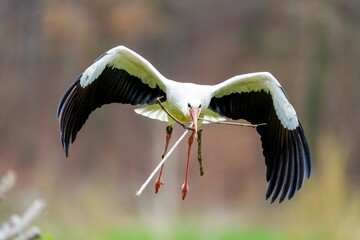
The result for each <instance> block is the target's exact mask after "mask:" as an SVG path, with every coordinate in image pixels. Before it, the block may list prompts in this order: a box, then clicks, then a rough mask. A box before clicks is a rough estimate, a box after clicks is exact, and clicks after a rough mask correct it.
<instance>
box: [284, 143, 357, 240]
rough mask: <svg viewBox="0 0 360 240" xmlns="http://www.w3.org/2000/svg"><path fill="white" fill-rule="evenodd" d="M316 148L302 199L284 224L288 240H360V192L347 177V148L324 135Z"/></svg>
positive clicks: (289, 213)
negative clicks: (311, 172)
mask: <svg viewBox="0 0 360 240" xmlns="http://www.w3.org/2000/svg"><path fill="white" fill-rule="evenodd" d="M317 150H318V153H319V154H318V157H317V158H316V159H314V170H313V176H312V178H311V179H310V182H309V183H310V184H305V188H306V190H304V191H303V192H302V194H303V196H302V200H301V202H298V201H297V199H294V202H295V203H294V204H292V205H291V207H290V208H289V211H288V212H287V219H288V221H286V222H285V223H288V224H285V226H283V227H284V229H286V230H285V231H286V232H288V233H290V234H291V235H292V236H293V237H292V238H291V239H302V240H303V239H314V240H315V239H326V240H335V239H349V240H351V239H360V228H359V226H360V194H359V190H358V189H356V188H355V187H354V185H353V186H351V184H350V182H349V178H348V177H347V176H346V172H347V171H346V160H347V158H348V152H349V151H348V150H349V149H348V147H347V146H346V145H345V144H344V143H342V142H340V141H339V140H338V138H336V137H335V136H327V137H323V138H322V142H321V144H319V149H317Z"/></svg>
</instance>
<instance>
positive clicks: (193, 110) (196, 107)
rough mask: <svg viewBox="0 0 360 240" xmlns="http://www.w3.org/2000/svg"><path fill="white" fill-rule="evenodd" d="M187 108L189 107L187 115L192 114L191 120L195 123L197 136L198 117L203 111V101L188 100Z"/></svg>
mask: <svg viewBox="0 0 360 240" xmlns="http://www.w3.org/2000/svg"><path fill="white" fill-rule="evenodd" d="M186 109H187V110H186V112H187V114H186V115H188V116H190V119H191V122H192V123H193V125H194V128H195V136H197V127H198V126H197V125H198V119H199V116H200V113H201V101H199V100H191V101H187V106H186Z"/></svg>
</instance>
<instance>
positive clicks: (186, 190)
mask: <svg viewBox="0 0 360 240" xmlns="http://www.w3.org/2000/svg"><path fill="white" fill-rule="evenodd" d="M181 189H182V191H181V195H182V200H185V198H186V194H187V192H188V191H189V185H188V184H185V183H184V184H183V185H182V187H181Z"/></svg>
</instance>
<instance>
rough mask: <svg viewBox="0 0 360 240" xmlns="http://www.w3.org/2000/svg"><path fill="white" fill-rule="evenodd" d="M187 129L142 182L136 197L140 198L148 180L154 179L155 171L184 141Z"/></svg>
mask: <svg viewBox="0 0 360 240" xmlns="http://www.w3.org/2000/svg"><path fill="white" fill-rule="evenodd" d="M190 126H192V125H190ZM188 131H189V130H188V129H186V130H185V132H184V133H183V135H181V137H180V138H179V139H178V140H177V141H176V143H174V145H173V146H172V148H171V149H170V150H169V151H168V152H167V153H166V155H165V156H164V158H163V159H162V160H161V161H160V163H159V164H158V165H157V167H156V168H155V169H154V171H153V172H152V173H151V174H150V176H149V177H148V179H147V180H146V181H145V182H144V184H143V185H142V186H141V187H140V189H139V191H137V192H136V196H140V194H141V193H142V191H143V190H144V189H145V187H146V186H147V185H148V184H149V182H150V180H151V179H152V178H153V177H154V175H155V174H156V172H157V171H159V169H160V167H161V165H163V164H164V163H165V161H166V160H167V159H168V158H169V156H170V154H171V153H172V152H173V151H174V150H175V148H176V147H177V145H179V143H180V142H181V140H183V139H184V137H185V136H186V134H187V133H188Z"/></svg>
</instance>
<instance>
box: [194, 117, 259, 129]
mask: <svg viewBox="0 0 360 240" xmlns="http://www.w3.org/2000/svg"><path fill="white" fill-rule="evenodd" d="M199 120H203V121H206V122H209V123H214V124H219V125H231V126H238V127H251V128H257V127H259V126H262V125H266V123H259V124H251V123H239V122H221V121H211V120H208V119H204V118H199Z"/></svg>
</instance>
